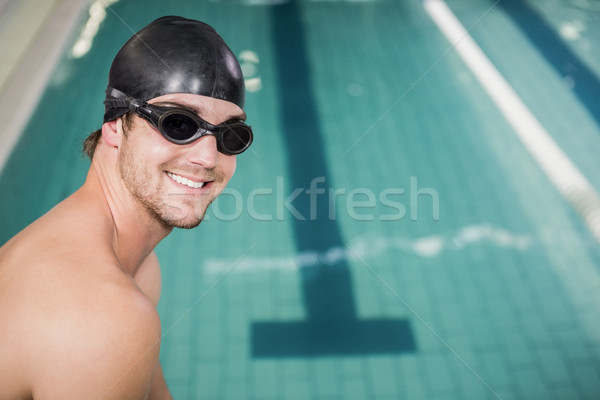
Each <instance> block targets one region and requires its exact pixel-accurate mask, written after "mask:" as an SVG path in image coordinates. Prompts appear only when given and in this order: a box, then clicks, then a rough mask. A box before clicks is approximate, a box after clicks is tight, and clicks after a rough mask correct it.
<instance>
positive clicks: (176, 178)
mask: <svg viewBox="0 0 600 400" xmlns="http://www.w3.org/2000/svg"><path fill="white" fill-rule="evenodd" d="M167 175H169V178H171V179H173V180H174V181H175V182H177V183H181V184H182V185H185V186H188V187H191V188H193V189H200V188H201V187H202V186H204V182H194V181H190V180H189V179H188V178H184V177H183V176H179V175H175V174H173V173H171V172H167Z"/></svg>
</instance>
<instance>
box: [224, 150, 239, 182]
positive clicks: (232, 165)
mask: <svg viewBox="0 0 600 400" xmlns="http://www.w3.org/2000/svg"><path fill="white" fill-rule="evenodd" d="M221 165H222V170H223V173H224V174H225V176H226V177H227V181H229V180H230V179H231V177H232V176H233V174H234V173H235V169H236V166H237V156H226V155H223V161H222V164H221Z"/></svg>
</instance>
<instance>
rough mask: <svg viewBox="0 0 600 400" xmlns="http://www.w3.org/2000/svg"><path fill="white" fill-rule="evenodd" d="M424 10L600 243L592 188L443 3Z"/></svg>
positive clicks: (427, 3)
mask: <svg viewBox="0 0 600 400" xmlns="http://www.w3.org/2000/svg"><path fill="white" fill-rule="evenodd" d="M423 7H424V8H425V10H426V11H427V13H428V14H429V16H430V17H431V18H432V19H433V21H434V22H435V23H436V25H437V26H438V28H439V29H440V30H441V31H442V33H443V34H444V35H445V36H446V38H447V39H448V41H450V43H452V45H453V48H455V49H456V52H457V53H458V55H460V57H461V58H462V60H463V61H464V62H465V64H466V65H467V66H468V67H469V69H470V70H471V72H472V73H473V74H474V75H475V77H476V78H477V80H478V81H479V83H480V84H481V85H482V86H483V88H484V89H485V91H486V92H487V93H488V95H489V96H490V98H491V99H492V100H493V102H494V103H495V104H496V106H497V107H498V109H499V110H500V112H501V113H502V115H504V117H505V118H506V120H507V121H508V123H509V124H510V125H511V126H512V128H513V129H514V131H515V133H516V134H517V136H518V137H519V139H520V140H521V142H522V143H523V144H524V145H525V147H526V148H527V150H528V151H529V153H530V154H531V155H532V156H533V158H534V159H535V160H536V162H537V163H538V165H539V166H540V167H541V168H542V170H543V171H544V172H545V173H546V175H547V176H548V178H549V179H550V181H551V182H552V183H553V184H554V186H555V187H556V188H557V189H558V191H559V192H560V193H561V194H562V195H563V197H564V198H565V199H566V200H567V201H568V202H569V203H571V205H572V206H573V207H574V208H575V210H577V212H578V213H579V214H580V215H581V217H582V218H583V221H584V223H585V225H586V226H587V227H588V229H589V230H590V231H591V233H592V234H593V236H594V237H595V238H596V240H597V241H598V242H600V196H599V195H598V193H597V192H596V190H595V189H594V188H593V186H592V185H591V184H590V183H589V181H588V180H587V179H586V178H585V176H584V175H583V174H582V173H581V172H580V171H579V170H578V169H577V167H576V166H575V165H574V164H573V162H572V161H571V160H570V159H569V158H568V157H567V155H566V154H565V153H564V152H563V151H562V150H561V148H560V147H559V146H558V145H557V144H556V142H555V141H554V140H553V139H552V137H551V136H550V134H549V133H548V132H547V131H546V129H545V128H544V127H543V126H542V124H541V123H540V122H539V121H538V120H537V118H536V117H535V116H534V115H533V113H532V112H531V111H530V110H529V109H528V108H527V106H526V105H525V103H524V102H523V101H522V100H521V99H520V98H519V96H518V95H517V93H516V92H515V91H514V90H513V88H512V87H511V86H510V85H509V84H508V82H507V81H506V79H504V77H503V76H502V75H501V74H500V72H498V70H497V69H496V67H494V64H492V62H491V61H490V60H489V59H488V58H487V57H486V55H485V54H484V53H483V51H482V50H481V49H480V48H479V46H478V45H477V43H475V41H474V40H473V38H472V37H471V36H470V35H469V33H468V32H467V31H466V29H465V28H464V26H463V25H462V24H461V23H460V22H459V20H458V19H457V18H456V16H455V15H454V13H452V11H451V10H450V8H448V6H447V5H446V3H445V2H444V1H442V0H424V1H423Z"/></svg>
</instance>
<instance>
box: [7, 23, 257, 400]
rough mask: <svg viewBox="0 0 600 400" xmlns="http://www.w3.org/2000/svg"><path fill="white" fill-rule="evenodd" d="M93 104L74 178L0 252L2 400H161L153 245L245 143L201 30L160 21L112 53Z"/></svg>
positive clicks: (219, 53) (212, 37) (189, 219)
mask: <svg viewBox="0 0 600 400" xmlns="http://www.w3.org/2000/svg"><path fill="white" fill-rule="evenodd" d="M104 103H105V114H104V122H103V124H102V128H101V129H99V130H98V131H96V132H94V133H92V134H91V135H90V136H89V137H88V138H87V139H86V141H85V143H84V150H85V152H86V153H87V154H88V155H89V156H90V158H91V166H90V169H89V171H88V175H87V178H86V180H85V182H84V184H83V185H82V186H81V188H79V189H78V190H77V191H76V192H75V193H74V194H72V195H71V196H70V197H68V198H67V199H65V200H64V201H62V202H61V203H59V204H58V205H56V206H55V207H54V208H53V209H52V210H50V211H49V212H48V213H47V214H45V215H44V216H42V217H41V218H39V219H38V220H37V221H35V222H34V223H32V224H31V225H30V226H28V227H26V228H25V229H24V230H23V231H21V232H20V233H18V234H17V235H16V236H15V237H13V238H12V239H11V240H9V241H8V242H7V243H6V244H5V245H4V246H3V247H1V248H0V321H2V322H1V323H0V399H35V400H44V399H52V400H55V399H104V400H109V399H171V395H170V393H169V390H168V388H167V385H166V383H165V379H164V376H163V373H162V370H161V367H160V365H159V350H160V339H161V328H160V320H159V316H158V313H157V311H156V304H157V302H158V299H159V295H160V290H161V283H160V269H159V263H158V259H157V257H156V255H155V253H154V251H153V249H154V247H155V246H156V245H157V244H158V243H159V242H160V241H161V240H162V239H163V238H165V237H166V236H167V235H168V234H169V233H170V232H171V231H172V230H173V228H174V227H179V228H193V227H195V226H197V225H198V224H200V222H201V221H202V219H203V217H204V214H205V212H206V209H207V207H208V206H209V204H210V203H211V202H212V201H213V200H214V199H215V198H216V197H217V196H218V195H219V194H220V193H221V191H222V190H223V189H224V188H225V186H226V184H227V183H228V181H229V180H230V178H231V177H232V175H233V173H234V171H235V168H236V156H237V155H238V154H240V153H242V152H243V151H244V150H246V149H247V148H248V146H250V144H251V142H252V137H253V136H252V130H251V129H250V127H249V126H248V125H246V124H245V123H244V121H245V119H246V115H245V113H244V111H243V108H244V81H243V77H242V73H241V69H240V66H239V64H238V62H237V60H236V58H235V56H234V55H233V53H232V52H231V50H230V49H229V47H228V46H227V45H226V44H225V42H224V41H223V39H222V38H221V37H220V36H219V35H218V34H217V33H216V32H215V31H214V30H213V29H212V28H211V27H210V26H208V25H206V24H203V23H202V22H199V21H194V20H189V19H185V18H181V17H163V18H159V19H158V20H156V21H154V22H152V23H151V24H150V25H148V26H146V27H145V28H143V29H142V30H141V31H139V32H138V33H137V34H135V35H134V36H133V37H132V38H131V39H130V40H129V41H128V42H127V43H125V45H124V46H123V47H122V48H121V50H120V51H119V52H118V54H117V55H116V57H115V59H114V61H113V63H112V66H111V69H110V72H109V79H108V87H107V90H106V100H105V102H104ZM53 134H56V135H58V132H54V133H53ZM57 140H60V139H57Z"/></svg>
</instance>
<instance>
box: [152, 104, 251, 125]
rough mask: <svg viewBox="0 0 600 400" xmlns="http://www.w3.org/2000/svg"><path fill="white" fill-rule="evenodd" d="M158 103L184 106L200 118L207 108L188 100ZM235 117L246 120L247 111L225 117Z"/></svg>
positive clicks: (229, 118) (230, 118) (229, 119)
mask: <svg viewBox="0 0 600 400" xmlns="http://www.w3.org/2000/svg"><path fill="white" fill-rule="evenodd" d="M153 104H156V105H157V106H158V105H164V106H170V107H177V108H183V109H184V110H186V111H189V112H191V113H192V114H196V115H198V116H199V117H200V118H202V114H204V110H205V108H203V107H201V106H198V105H195V104H191V103H187V102H185V101H184V102H181V103H174V102H172V101H159V102H157V103H153ZM233 119H236V120H241V121H246V113H245V112H244V111H242V115H240V114H228V115H227V116H226V118H225V121H231V120H233Z"/></svg>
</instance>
